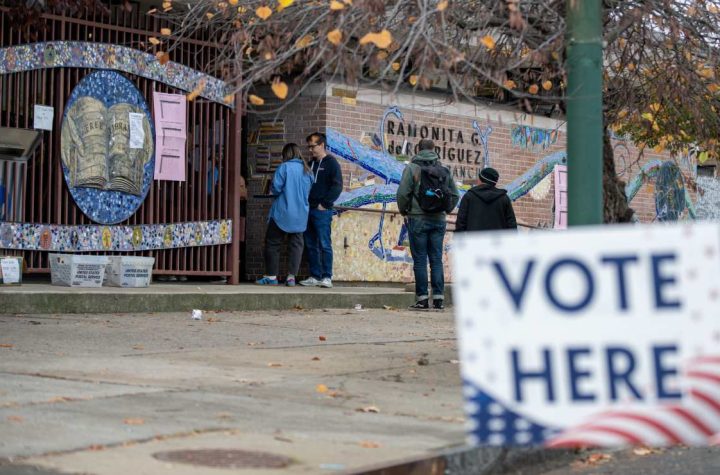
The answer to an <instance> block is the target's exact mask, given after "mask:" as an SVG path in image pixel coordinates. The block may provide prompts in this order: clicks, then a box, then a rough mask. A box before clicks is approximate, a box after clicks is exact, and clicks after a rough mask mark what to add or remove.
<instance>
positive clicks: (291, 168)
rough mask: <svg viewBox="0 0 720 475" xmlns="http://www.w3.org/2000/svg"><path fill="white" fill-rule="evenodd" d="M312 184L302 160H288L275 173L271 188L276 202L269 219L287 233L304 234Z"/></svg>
mask: <svg viewBox="0 0 720 475" xmlns="http://www.w3.org/2000/svg"><path fill="white" fill-rule="evenodd" d="M312 182H313V178H312V175H310V174H309V173H306V172H305V167H304V166H303V162H302V159H300V158H293V159H292V160H288V161H287V162H285V163H283V164H282V165H280V166H279V167H278V169H277V170H276V171H275V176H274V177H273V181H272V188H271V192H272V194H273V195H275V201H273V204H272V207H271V208H270V216H268V218H269V219H272V220H273V221H275V224H277V226H278V227H279V228H280V229H282V230H283V231H285V232H286V233H302V232H304V231H305V229H306V228H307V222H308V213H309V212H310V204H309V202H308V196H309V195H310V187H312Z"/></svg>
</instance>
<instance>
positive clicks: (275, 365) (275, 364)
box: [251, 96, 282, 368]
mask: <svg viewBox="0 0 720 475" xmlns="http://www.w3.org/2000/svg"><path fill="white" fill-rule="evenodd" d="M251 97H252V96H251ZM268 366H269V367H271V368H279V367H281V366H282V364H280V363H268Z"/></svg>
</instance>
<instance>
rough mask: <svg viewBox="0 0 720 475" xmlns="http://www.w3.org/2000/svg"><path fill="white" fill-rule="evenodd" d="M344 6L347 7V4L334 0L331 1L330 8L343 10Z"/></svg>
mask: <svg viewBox="0 0 720 475" xmlns="http://www.w3.org/2000/svg"><path fill="white" fill-rule="evenodd" d="M343 8H345V5H343V4H342V3H340V2H338V1H337V0H332V1H331V2H330V10H342V9H343Z"/></svg>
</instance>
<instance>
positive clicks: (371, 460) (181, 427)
mask: <svg viewBox="0 0 720 475" xmlns="http://www.w3.org/2000/svg"><path fill="white" fill-rule="evenodd" d="M456 358H457V350H456V341H455V337H454V328H453V320H452V314H451V313H450V312H445V313H413V312H407V311H397V310H393V309H389V310H388V309H384V310H363V311H357V310H354V309H350V308H348V309H346V310H312V311H310V310H302V309H296V310H292V311H277V312H246V313H206V315H205V319H204V320H203V321H193V320H191V319H190V315H189V313H187V312H186V313H175V314H172V313H162V314H152V313H147V314H135V315H133V314H123V315H121V314H106V315H19V316H14V315H6V316H0V474H2V475H9V474H13V475H26V474H36V475H57V474H60V473H73V474H96V475H110V474H118V475H120V474H123V475H125V474H163V473H168V474H173V475H175V474H179V475H184V474H188V475H195V474H213V473H218V474H222V473H258V469H246V470H237V469H236V470H234V471H232V470H227V469H221V468H207V467H202V466H198V465H193V464H188V463H181V462H178V461H176V460H172V459H171V458H172V457H171V456H172V454H171V456H169V457H168V456H163V455H162V454H163V453H166V452H171V451H188V450H197V449H213V450H217V449H228V450H244V451H251V452H253V451H262V452H265V453H268V454H271V455H274V456H283V457H288V460H286V461H283V460H280V461H279V462H278V460H275V459H271V458H268V457H265V458H261V459H260V462H272V461H275V462H278V463H280V464H281V465H282V464H283V463H287V467H284V468H276V469H265V470H263V471H262V472H261V473H267V474H275V473H278V474H279V473H283V474H284V473H340V472H350V471H353V470H359V469H361V468H365V467H371V466H378V465H384V464H388V463H390V462H391V461H396V460H403V459H405V460H408V459H417V458H425V457H428V456H430V455H433V454H437V453H439V452H443V451H446V450H458V449H460V447H461V446H462V442H463V438H464V436H463V414H462V400H461V392H460V380H459V376H458V365H457V361H456ZM181 455H184V456H188V453H187V452H184V453H182V454H181ZM223 455H227V454H223ZM250 455H253V454H250ZM255 455H257V454H255ZM481 455H482V458H483V460H493V459H494V458H497V451H495V452H492V451H490V452H484V453H483V454H481ZM518 455H519V456H518ZM535 455H536V456H537V457H536V458H533V456H532V454H530V456H528V454H524V453H520V454H518V453H517V452H511V453H510V454H508V457H507V459H505V460H504V461H501V462H500V463H496V464H495V467H496V469H497V472H498V473H525V474H541V473H542V474H553V475H559V474H566V473H583V474H585V473H648V474H649V473H673V474H675V473H697V474H711V473H713V474H714V473H716V470H715V469H716V468H717V467H718V466H720V450H718V449H695V450H687V449H674V450H671V451H667V452H662V453H657V452H650V453H642V454H638V453H634V452H633V451H624V452H612V453H609V456H608V457H607V458H605V457H601V458H597V457H596V458H591V457H592V454H590V453H578V454H572V453H564V454H557V453H555V454H552V453H551V454H548V453H546V452H545V453H542V452H541V453H536V454H535ZM243 457H244V458H236V459H229V458H228V459H224V458H222V457H220V456H218V455H217V453H216V454H215V455H214V456H213V460H215V461H217V460H221V459H222V460H227V462H228V464H230V463H231V462H233V463H236V464H239V463H241V462H248V461H250V460H251V458H250V456H249V455H248V454H244V455H243ZM201 458H202V455H195V461H197V462H201V461H202V460H201ZM254 460H255V461H256V462H257V461H258V459H257V457H254ZM236 466H237V465H236ZM418 473H424V472H418ZM457 473H458V474H459V473H461V472H457ZM466 473H478V472H477V471H472V470H471V471H468V472H466Z"/></svg>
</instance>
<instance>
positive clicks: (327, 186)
mask: <svg viewBox="0 0 720 475" xmlns="http://www.w3.org/2000/svg"><path fill="white" fill-rule="evenodd" d="M305 140H306V141H307V147H308V150H309V151H310V153H311V154H312V158H313V162H312V164H311V171H312V178H313V185H312V188H310V197H309V199H308V201H309V202H310V215H309V216H308V226H307V230H306V231H305V249H306V251H307V256H308V264H309V265H310V277H309V278H307V279H305V280H303V281H302V282H300V285H304V286H309V287H314V286H320V287H325V288H331V287H332V269H333V249H332V239H331V226H330V225H331V224H332V217H333V209H332V208H333V205H334V204H335V200H336V199H338V196H340V193H342V190H343V179H342V170H341V169H340V164H339V163H338V162H337V160H335V157H333V156H331V155H328V153H327V151H326V150H325V144H326V143H327V138H326V137H325V134H322V133H320V132H315V133H312V134H310V135H308V136H307V138H306V139H305Z"/></svg>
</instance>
